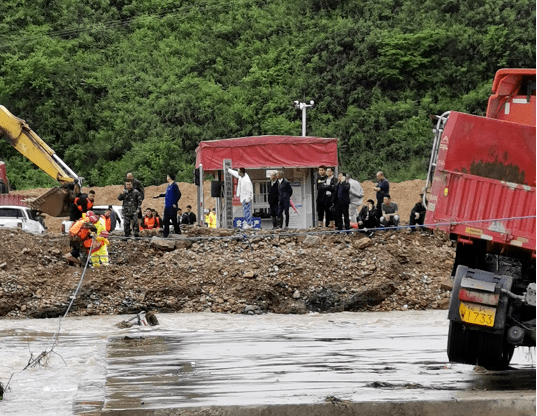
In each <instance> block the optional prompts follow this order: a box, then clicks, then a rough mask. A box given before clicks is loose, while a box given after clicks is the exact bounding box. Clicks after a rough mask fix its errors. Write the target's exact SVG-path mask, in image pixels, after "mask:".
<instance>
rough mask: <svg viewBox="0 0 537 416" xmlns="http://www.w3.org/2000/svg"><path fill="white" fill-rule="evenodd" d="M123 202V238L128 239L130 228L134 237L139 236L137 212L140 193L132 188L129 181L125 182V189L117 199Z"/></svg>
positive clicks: (140, 200) (139, 203)
mask: <svg viewBox="0 0 537 416" xmlns="http://www.w3.org/2000/svg"><path fill="white" fill-rule="evenodd" d="M117 199H119V200H120V201H123V231H124V233H125V237H130V235H131V228H132V232H133V234H134V236H135V237H138V236H139V235H140V222H139V218H138V211H139V210H140V207H141V206H142V198H141V196H140V192H138V190H136V189H134V188H133V187H132V182H131V181H125V189H123V192H122V193H121V194H119V196H118V197H117Z"/></svg>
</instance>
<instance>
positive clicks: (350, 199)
mask: <svg viewBox="0 0 537 416" xmlns="http://www.w3.org/2000/svg"><path fill="white" fill-rule="evenodd" d="M363 198H364V190H363V188H362V185H361V184H360V182H358V181H357V180H356V179H353V178H351V177H350V175H347V174H346V173H345V172H340V173H339V174H338V177H337V178H336V177H335V176H334V169H332V168H331V167H326V166H320V167H319V176H318V177H317V218H318V220H319V224H322V225H323V226H324V227H329V226H330V223H331V222H334V223H335V226H336V228H337V229H338V230H343V227H345V229H346V230H349V229H350V227H351V225H350V223H351V217H352V219H354V215H356V209H357V208H358V207H359V206H360V205H361V204H362V201H363Z"/></svg>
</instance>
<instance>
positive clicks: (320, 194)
mask: <svg viewBox="0 0 537 416" xmlns="http://www.w3.org/2000/svg"><path fill="white" fill-rule="evenodd" d="M325 182H326V166H319V175H318V176H317V199H316V201H315V202H316V204H317V219H318V224H319V226H322V225H323V223H324V218H325V214H326V215H328V213H327V211H326V209H325V206H324V199H325V198H326V191H325V190H324V189H323V188H322V186H323V185H324V184H325ZM329 208H330V207H329Z"/></svg>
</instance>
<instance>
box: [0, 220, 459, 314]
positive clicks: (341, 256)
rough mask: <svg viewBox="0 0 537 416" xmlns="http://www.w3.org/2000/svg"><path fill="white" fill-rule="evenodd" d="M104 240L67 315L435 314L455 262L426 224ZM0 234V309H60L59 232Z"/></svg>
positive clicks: (64, 268)
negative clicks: (105, 258)
mask: <svg viewBox="0 0 537 416" xmlns="http://www.w3.org/2000/svg"><path fill="white" fill-rule="evenodd" d="M110 239H111V243H110V246H109V253H110V262H111V265H110V266H108V267H100V268H95V269H93V268H91V267H89V268H88V269H87V271H86V273H85V275H84V279H83V282H82V286H81V288H80V291H79V292H78V294H77V297H76V299H75V301H74V303H73V306H72V308H71V310H70V312H69V316H84V315H103V314H109V315H111V314H133V313H138V312H140V311H142V310H153V311H156V312H161V313H165V312H181V313H189V312H200V311H212V312H215V313H248V314H259V313H266V312H271V313H294V314H303V313H309V312H340V311H391V310H405V309H420V310H423V309H439V308H441V309H445V308H447V306H448V302H449V296H450V292H449V287H446V284H445V283H444V282H443V280H444V279H446V278H449V275H450V271H451V268H452V266H453V261H454V257H455V249H454V247H453V245H452V243H451V242H450V241H449V240H448V239H447V238H446V235H445V234H443V233H440V232H436V231H435V232H434V233H433V232H428V233H424V234H422V233H420V232H415V233H413V234H409V233H408V232H407V230H399V231H395V230H389V231H377V232H375V234H374V235H373V236H372V237H371V238H368V237H366V236H365V234H364V233H362V232H353V233H351V234H345V233H343V234H341V233H334V232H326V231H322V230H321V229H309V230H297V231H294V230H293V231H287V232H286V231H277V232H271V231H257V232H254V231H247V232H244V231H240V232H233V231H231V230H225V229H214V230H212V229H208V228H200V227H189V228H188V230H186V232H185V233H183V235H181V236H180V237H179V236H174V238H168V239H162V238H159V237H153V238H144V239H138V240H134V239H124V238H122V237H120V236H111V237H110ZM0 241H2V250H1V251H0V316H1V317H9V318H25V317H30V318H45V317H57V316H61V315H63V314H64V313H65V311H66V309H67V306H68V304H69V302H70V296H71V295H72V294H73V293H74V291H75V288H76V287H77V284H78V282H79V280H80V278H81V275H82V272H83V270H84V269H83V268H82V267H80V266H71V265H68V264H67V263H66V261H65V260H64V259H63V257H62V255H63V254H64V253H66V252H68V251H69V240H68V237H67V236H65V235H60V234H52V233H46V234H42V235H33V234H29V233H26V232H24V231H21V230H15V229H1V230H0Z"/></svg>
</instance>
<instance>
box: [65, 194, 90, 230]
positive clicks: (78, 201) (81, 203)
mask: <svg viewBox="0 0 537 416" xmlns="http://www.w3.org/2000/svg"><path fill="white" fill-rule="evenodd" d="M94 201H95V191H93V190H91V191H89V192H88V193H87V194H85V193H82V192H80V193H79V194H78V195H77V196H76V197H75V199H74V201H73V204H72V205H71V209H70V211H69V221H73V222H75V221H78V220H79V219H80V218H82V214H85V213H86V212H88V211H90V210H91V209H92V208H93V202H94Z"/></svg>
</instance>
